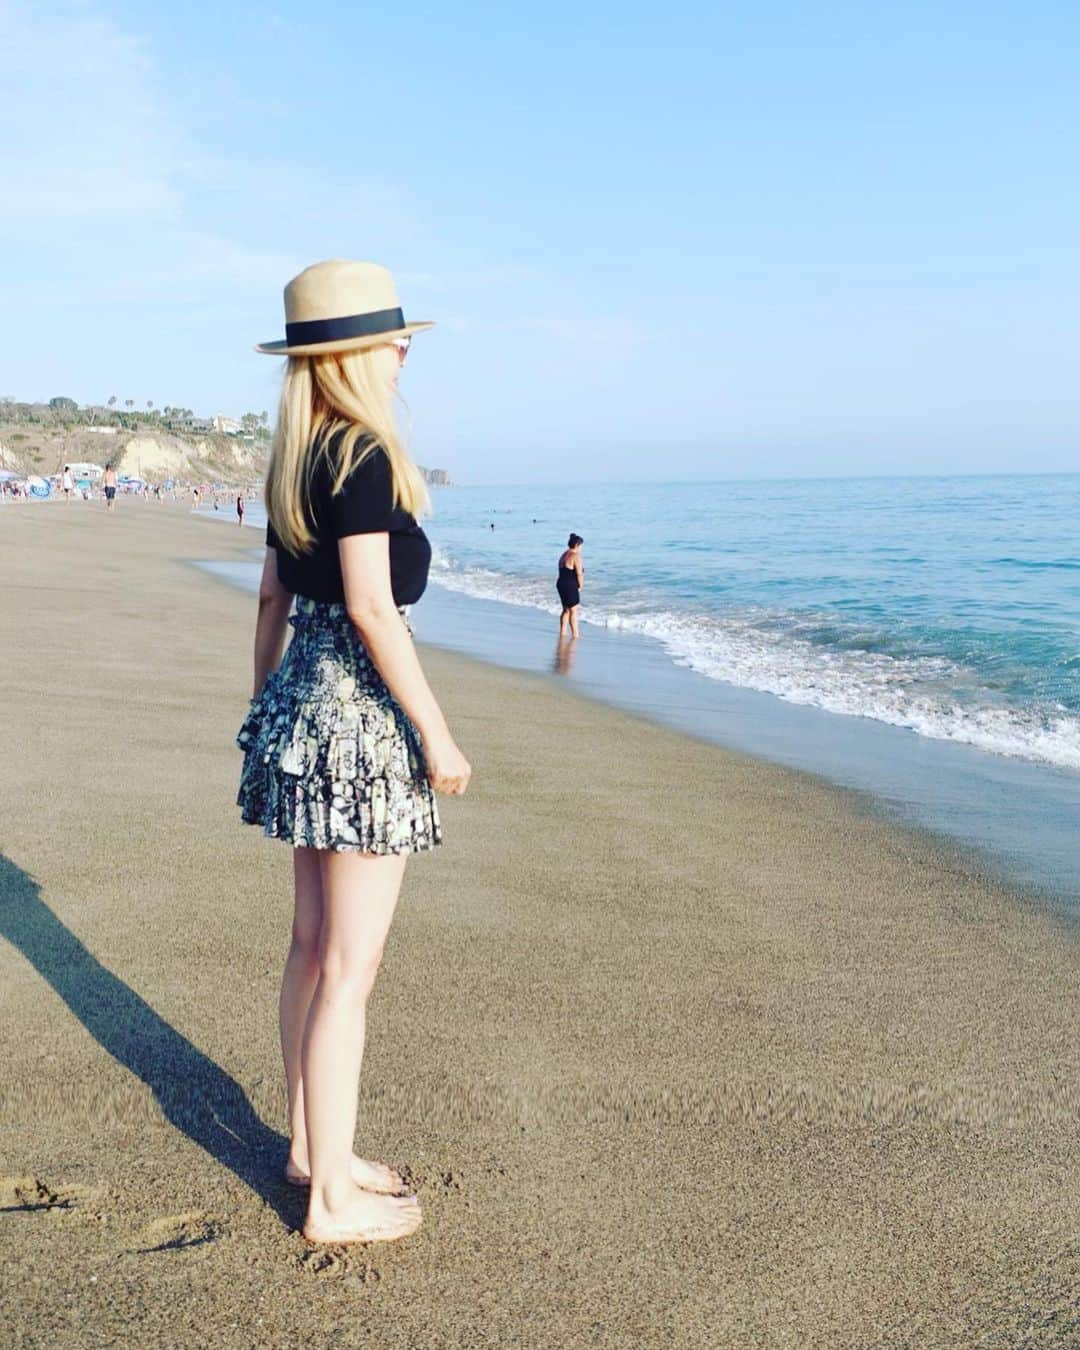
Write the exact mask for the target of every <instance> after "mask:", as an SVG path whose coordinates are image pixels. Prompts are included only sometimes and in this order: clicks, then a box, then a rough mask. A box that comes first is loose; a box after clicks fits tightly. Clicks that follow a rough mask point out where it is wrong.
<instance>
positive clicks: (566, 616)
mask: <svg viewBox="0 0 1080 1350" xmlns="http://www.w3.org/2000/svg"><path fill="white" fill-rule="evenodd" d="M569 631H570V611H569V610H568V609H567V608H566V606H565V605H563V612H562V613H561V614H560V615H559V636H560V637H566V635H567V633H569Z"/></svg>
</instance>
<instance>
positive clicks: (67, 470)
mask: <svg viewBox="0 0 1080 1350" xmlns="http://www.w3.org/2000/svg"><path fill="white" fill-rule="evenodd" d="M60 487H61V488H62V489H63V493H64V500H65V501H68V502H69V501H71V494H72V493H73V492H74V491H75V479H74V478H73V477H72V476H71V466H70V465H69V464H65V465H64V473H63V477H62V478H61V479H60Z"/></svg>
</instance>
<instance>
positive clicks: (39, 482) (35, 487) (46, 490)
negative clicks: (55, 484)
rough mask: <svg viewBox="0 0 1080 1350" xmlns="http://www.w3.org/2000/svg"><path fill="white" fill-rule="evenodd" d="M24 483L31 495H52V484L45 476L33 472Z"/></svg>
mask: <svg viewBox="0 0 1080 1350" xmlns="http://www.w3.org/2000/svg"><path fill="white" fill-rule="evenodd" d="M26 485H27V487H28V488H29V489H30V495H31V497H50V496H52V484H51V483H50V482H49V481H48V479H46V478H42V477H41V476H40V475H38V474H36V473H34V474H31V475H30V477H29V478H28V479H27V480H26Z"/></svg>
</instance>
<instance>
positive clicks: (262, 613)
mask: <svg viewBox="0 0 1080 1350" xmlns="http://www.w3.org/2000/svg"><path fill="white" fill-rule="evenodd" d="M292 602H293V596H292V591H287V590H286V589H285V587H284V586H283V585H282V584H281V582H280V581H279V580H278V574H277V551H276V550H275V549H272V548H268V549H267V550H266V556H265V557H264V558H263V570H262V577H261V579H260V581H259V615H258V618H257V619H256V621H255V679H254V693H253V694H252V696H251V697H252V698H258V697H259V694H260V692H261V691H262V687H263V685H264V684H265V683H266V677H267V675H269V673H270V672H271V671H272V670H277V668H278V666H279V665H280V664H281V653H282V651H283V650H284V648H285V630H286V628H287V627H288V618H289V610H290V609H291V608H292Z"/></svg>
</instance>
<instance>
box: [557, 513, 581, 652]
mask: <svg viewBox="0 0 1080 1350" xmlns="http://www.w3.org/2000/svg"><path fill="white" fill-rule="evenodd" d="M584 542H585V540H584V539H582V537H581V535H580V534H572V535H571V536H570V538H569V539H568V540H567V544H566V548H565V549H564V550H563V551H562V553H561V554H560V555H559V575H558V577H557V579H556V581H555V589H556V590H557V591H558V592H559V599H560V600H561V601H562V613H561V614H560V615H559V636H560V637H566V634H567V632H568V631H569V633H570V635H571V636H572V637H580V636H581V634H580V632H578V606H579V605H580V603H581V586H582V583H583V582H584V580H585V569H584V567H582V565H581V546H582V544H583V543H584ZM549 556H550V555H549Z"/></svg>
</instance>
